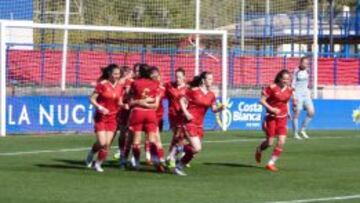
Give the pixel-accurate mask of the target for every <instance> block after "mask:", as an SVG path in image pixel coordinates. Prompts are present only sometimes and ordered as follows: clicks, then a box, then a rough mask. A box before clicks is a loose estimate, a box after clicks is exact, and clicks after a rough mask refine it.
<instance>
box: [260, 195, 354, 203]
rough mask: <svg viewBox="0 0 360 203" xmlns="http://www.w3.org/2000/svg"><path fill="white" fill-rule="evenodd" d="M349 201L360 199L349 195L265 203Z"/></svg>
mask: <svg viewBox="0 0 360 203" xmlns="http://www.w3.org/2000/svg"><path fill="white" fill-rule="evenodd" d="M350 199H360V194H358V195H350V196H338V197H326V198H318V199H302V200H290V201H277V202H267V203H308V202H327V201H337V200H350Z"/></svg>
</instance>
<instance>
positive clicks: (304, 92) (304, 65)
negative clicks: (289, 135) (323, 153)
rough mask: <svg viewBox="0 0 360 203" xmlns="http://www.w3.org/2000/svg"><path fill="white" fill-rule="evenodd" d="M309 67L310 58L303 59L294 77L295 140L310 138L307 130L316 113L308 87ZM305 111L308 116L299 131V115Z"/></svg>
mask: <svg viewBox="0 0 360 203" xmlns="http://www.w3.org/2000/svg"><path fill="white" fill-rule="evenodd" d="M308 67H309V58H308V57H301V59H300V66H299V67H298V69H296V70H295V72H294V75H293V81H292V87H293V88H294V89H295V98H296V101H297V104H296V106H295V108H294V115H293V129H294V138H295V139H302V138H309V136H308V135H307V133H306V128H307V126H308V125H309V123H310V121H311V119H312V118H313V116H314V113H315V109H314V104H313V102H312V100H311V94H310V90H309V87H308V86H309V80H310V76H309V72H308ZM303 109H304V110H306V112H307V115H306V117H305V119H304V120H303V122H302V124H301V128H300V129H299V115H300V113H301V111H302V110H303ZM301 135H302V137H301Z"/></svg>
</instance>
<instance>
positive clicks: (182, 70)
mask: <svg viewBox="0 0 360 203" xmlns="http://www.w3.org/2000/svg"><path fill="white" fill-rule="evenodd" d="M178 72H179V73H182V74H183V75H185V70H184V68H182V67H179V68H177V69H176V70H175V73H178Z"/></svg>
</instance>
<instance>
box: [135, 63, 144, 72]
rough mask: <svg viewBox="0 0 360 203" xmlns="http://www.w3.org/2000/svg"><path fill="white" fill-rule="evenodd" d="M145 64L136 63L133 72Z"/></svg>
mask: <svg viewBox="0 0 360 203" xmlns="http://www.w3.org/2000/svg"><path fill="white" fill-rule="evenodd" d="M142 64H143V63H135V64H134V66H133V71H134V72H135V71H136V69H137V68H140V66H141V65H142Z"/></svg>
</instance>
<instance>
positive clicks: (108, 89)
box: [95, 80, 124, 114]
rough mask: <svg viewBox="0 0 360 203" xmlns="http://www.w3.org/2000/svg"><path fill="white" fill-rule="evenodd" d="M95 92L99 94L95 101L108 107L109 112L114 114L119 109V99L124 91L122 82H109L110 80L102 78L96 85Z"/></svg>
mask: <svg viewBox="0 0 360 203" xmlns="http://www.w3.org/2000/svg"><path fill="white" fill-rule="evenodd" d="M95 92H96V93H98V94H99V96H98V97H97V103H98V104H100V105H101V106H103V107H105V108H106V109H108V110H109V114H116V113H117V112H118V111H119V109H120V107H119V101H120V100H121V99H122V97H123V93H124V86H123V84H120V83H119V82H117V83H115V84H111V82H109V81H107V80H103V81H101V82H99V83H98V84H97V85H96V87H95Z"/></svg>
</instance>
